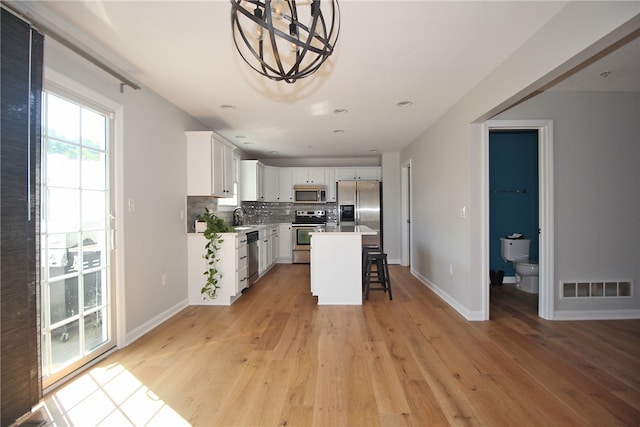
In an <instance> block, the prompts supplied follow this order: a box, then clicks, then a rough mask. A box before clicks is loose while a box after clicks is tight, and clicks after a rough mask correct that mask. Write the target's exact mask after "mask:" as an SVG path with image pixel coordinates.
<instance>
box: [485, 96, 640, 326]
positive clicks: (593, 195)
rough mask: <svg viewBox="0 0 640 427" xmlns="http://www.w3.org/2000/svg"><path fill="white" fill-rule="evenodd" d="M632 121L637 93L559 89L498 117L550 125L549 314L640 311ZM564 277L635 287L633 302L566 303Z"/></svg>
mask: <svg viewBox="0 0 640 427" xmlns="http://www.w3.org/2000/svg"><path fill="white" fill-rule="evenodd" d="M639 117H640V93H609V92H565V91H562V92H546V93H543V94H541V95H538V96H536V97H534V98H532V99H530V100H528V101H525V102H524V103H522V104H520V105H518V106H515V107H513V108H512V109H510V110H508V111H506V112H504V113H503V114H500V115H499V116H498V117H497V118H499V119H552V120H553V121H554V133H555V135H554V165H555V167H554V183H555V185H554V196H555V197H554V206H555V209H554V211H555V224H554V229H555V239H554V240H555V247H554V249H555V250H554V253H555V260H554V264H555V271H554V276H555V284H554V285H555V286H554V297H555V301H554V307H555V311H556V312H563V311H589V310H631V309H636V310H638V309H640V289H639V288H638V286H640V262H639V260H640V244H638V242H640V221H638V212H640V191H639V190H638V189H639V188H640V174H639V173H638V162H639V161H640V144H639V139H638V138H639V135H640V121H639V120H638V118H639ZM563 280H564V281H573V282H576V281H607V280H633V281H634V282H635V286H636V288H635V293H634V298H632V299H618V298H608V299H606V298H605V299H587V300H585V299H573V300H568V299H560V297H559V295H560V291H559V290H560V287H559V283H560V281H563ZM567 316H568V315H567V314H565V315H563V317H567ZM556 317H557V316H556Z"/></svg>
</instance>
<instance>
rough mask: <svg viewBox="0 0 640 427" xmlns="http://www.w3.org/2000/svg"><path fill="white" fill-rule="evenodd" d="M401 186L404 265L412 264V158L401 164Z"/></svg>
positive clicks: (402, 262) (402, 263) (401, 262)
mask: <svg viewBox="0 0 640 427" xmlns="http://www.w3.org/2000/svg"><path fill="white" fill-rule="evenodd" d="M400 170H401V174H400V188H401V203H402V209H401V214H400V215H401V218H400V221H401V223H402V258H401V261H400V264H401V265H402V266H404V267H407V266H411V265H412V262H411V261H412V260H411V257H412V251H411V218H412V212H411V211H412V206H413V203H412V198H411V189H412V188H413V185H412V182H411V159H409V160H407V161H406V162H404V163H402V165H401V166H400Z"/></svg>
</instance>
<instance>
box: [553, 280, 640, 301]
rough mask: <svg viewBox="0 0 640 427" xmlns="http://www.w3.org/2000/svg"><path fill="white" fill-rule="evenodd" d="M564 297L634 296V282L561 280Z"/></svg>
mask: <svg viewBox="0 0 640 427" xmlns="http://www.w3.org/2000/svg"><path fill="white" fill-rule="evenodd" d="M560 285H561V287H560V289H561V291H562V298H609V297H617V298H619V297H628V298H630V297H632V296H633V295H632V290H633V283H632V282H631V281H629V280H626V281H613V280H612V281H600V282H583V281H580V282H577V281H576V282H560Z"/></svg>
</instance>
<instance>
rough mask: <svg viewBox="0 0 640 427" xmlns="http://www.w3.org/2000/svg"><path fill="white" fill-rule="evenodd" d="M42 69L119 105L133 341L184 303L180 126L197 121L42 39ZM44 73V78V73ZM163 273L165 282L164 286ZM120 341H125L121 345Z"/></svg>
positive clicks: (121, 201) (192, 126)
mask: <svg viewBox="0 0 640 427" xmlns="http://www.w3.org/2000/svg"><path fill="white" fill-rule="evenodd" d="M45 66H47V67H49V68H50V69H51V70H53V71H55V72H57V73H60V74H62V75H64V76H66V77H68V78H70V79H72V80H73V81H75V82H77V83H79V84H80V85H83V86H86V87H88V88H90V89H92V90H93V91H95V92H97V93H99V94H101V95H102V96H104V97H106V98H108V99H110V100H113V102H114V103H117V104H119V105H121V106H122V107H123V113H124V114H123V117H122V120H121V123H120V124H121V125H122V135H121V136H122V147H123V152H121V153H116V155H117V156H121V157H120V158H122V159H123V169H122V170H121V171H116V175H117V174H118V173H121V178H122V182H123V193H121V194H118V199H117V201H116V205H118V206H119V207H122V206H126V205H127V200H128V199H132V200H133V201H134V204H135V211H133V212H127V211H126V209H125V210H124V215H123V218H118V220H119V224H120V226H119V228H120V231H122V229H123V228H124V230H125V232H124V242H122V241H118V250H119V251H120V252H122V251H124V266H123V265H120V266H119V267H121V268H122V267H124V274H123V275H122V277H123V279H124V292H125V295H124V298H120V301H124V304H125V307H124V313H125V317H126V329H125V331H124V333H125V334H126V336H127V340H129V341H130V340H131V339H135V338H137V337H138V336H140V335H142V334H143V333H145V332H146V331H147V330H149V329H151V328H153V327H154V326H156V324H157V323H158V322H160V321H162V320H164V319H165V318H166V317H167V316H169V315H171V314H172V313H174V312H175V311H176V310H178V309H179V308H181V307H182V306H184V305H186V301H187V284H186V277H187V259H186V253H187V238H186V235H185V230H184V220H182V219H181V218H180V211H181V210H183V209H184V208H185V192H186V147H185V143H186V142H185V135H184V131H185V130H201V129H204V127H203V125H202V124H201V123H199V122H198V121H196V120H195V119H193V118H192V117H190V116H189V115H187V114H186V113H185V112H184V111H182V110H180V109H178V108H176V107H175V106H173V105H172V104H170V103H169V102H167V101H166V100H165V99H163V98H161V97H160V96H158V95H157V94H156V93H154V92H153V91H151V90H150V89H147V88H144V87H143V88H142V89H141V90H133V89H130V88H128V87H127V88H125V90H124V93H120V86H119V82H118V81H117V80H115V79H114V78H113V77H111V76H109V75H108V74H106V73H104V72H103V71H101V70H99V69H98V68H97V67H95V66H93V65H91V64H89V63H88V62H87V61H85V60H83V59H81V58H80V57H78V56H77V55H75V54H73V53H71V52H70V51H68V50H67V49H66V48H64V47H62V46H61V45H59V44H58V43H56V42H55V41H52V40H51V39H47V41H46V45H45ZM45 78H46V76H45ZM162 274H166V276H167V285H166V287H162V285H161V277H162ZM121 344H123V343H121Z"/></svg>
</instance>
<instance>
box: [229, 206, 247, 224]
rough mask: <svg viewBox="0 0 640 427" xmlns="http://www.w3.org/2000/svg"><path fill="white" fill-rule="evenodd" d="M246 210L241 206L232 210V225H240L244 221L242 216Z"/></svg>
mask: <svg viewBox="0 0 640 427" xmlns="http://www.w3.org/2000/svg"><path fill="white" fill-rule="evenodd" d="M246 214H247V211H246V210H245V209H244V208H243V207H242V206H240V207H237V208H235V209H234V210H233V224H232V225H233V226H236V225H242V224H243V223H244V216H245V215H246Z"/></svg>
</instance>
